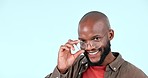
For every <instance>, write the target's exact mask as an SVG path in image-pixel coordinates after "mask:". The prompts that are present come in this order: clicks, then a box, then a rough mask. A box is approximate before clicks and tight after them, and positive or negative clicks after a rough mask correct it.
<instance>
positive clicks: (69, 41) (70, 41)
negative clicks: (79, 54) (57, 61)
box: [67, 39, 80, 45]
mask: <svg viewBox="0 0 148 78" xmlns="http://www.w3.org/2000/svg"><path fill="white" fill-rule="evenodd" d="M79 42H80V40H71V39H69V40H68V42H67V43H68V44H72V45H73V44H78V43H79Z"/></svg>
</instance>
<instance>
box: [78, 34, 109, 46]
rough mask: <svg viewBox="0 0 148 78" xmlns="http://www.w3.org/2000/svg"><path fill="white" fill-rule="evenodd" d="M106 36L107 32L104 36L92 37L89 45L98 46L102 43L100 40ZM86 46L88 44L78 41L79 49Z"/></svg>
mask: <svg viewBox="0 0 148 78" xmlns="http://www.w3.org/2000/svg"><path fill="white" fill-rule="evenodd" d="M106 34H107V32H105V34H104V35H103V36H99V35H96V36H94V37H92V39H91V41H90V43H91V44H92V45H93V46H96V45H98V44H99V43H100V42H101V41H102V39H103V38H104V37H105V35H106ZM90 43H89V44H90ZM87 45H88V43H87V42H86V41H85V40H80V47H81V48H86V47H87Z"/></svg>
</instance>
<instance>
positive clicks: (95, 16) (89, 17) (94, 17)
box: [79, 11, 110, 29]
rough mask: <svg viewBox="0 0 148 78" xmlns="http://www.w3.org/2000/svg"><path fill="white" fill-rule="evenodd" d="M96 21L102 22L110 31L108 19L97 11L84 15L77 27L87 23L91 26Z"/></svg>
mask: <svg viewBox="0 0 148 78" xmlns="http://www.w3.org/2000/svg"><path fill="white" fill-rule="evenodd" d="M98 21H100V22H103V23H104V24H105V26H106V27H107V28H109V29H110V23H109V20H108V17H107V16H106V15H105V14H103V13H101V12H98V11H91V12H88V13H86V14H85V15H84V16H83V17H82V18H81V20H80V22H79V25H81V24H85V23H87V22H91V23H92V24H95V23H96V22H98Z"/></svg>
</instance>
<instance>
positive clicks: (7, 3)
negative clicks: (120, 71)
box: [0, 0, 148, 78]
mask: <svg viewBox="0 0 148 78" xmlns="http://www.w3.org/2000/svg"><path fill="white" fill-rule="evenodd" d="M93 10H96V11H101V12H103V13H105V14H106V15H107V16H108V18H109V20H110V24H111V28H112V29H114V31H115V37H114V39H113V40H112V41H111V43H112V44H111V47H112V51H116V52H120V53H121V55H122V57H123V58H124V59H125V60H127V61H129V62H131V63H132V64H134V65H136V66H137V67H139V68H140V69H142V70H143V71H144V72H145V73H146V74H147V75H148V67H147V66H148V61H147V60H148V51H147V49H148V46H147V44H148V35H147V34H148V31H147V29H148V0H122V1H121V0H75V1H69V0H62V1H59V0H52V1H51V0H0V78H20V77H21V78H44V77H45V76H46V75H47V74H49V73H51V72H52V71H53V69H54V68H55V66H56V65H57V55H58V50H59V47H60V45H62V44H65V42H67V40H68V39H77V37H78V35H77V27H78V22H79V20H80V19H81V17H82V16H83V15H84V14H85V13H87V12H89V11H93Z"/></svg>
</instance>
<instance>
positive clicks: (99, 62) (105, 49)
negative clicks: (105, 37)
mask: <svg viewBox="0 0 148 78" xmlns="http://www.w3.org/2000/svg"><path fill="white" fill-rule="evenodd" d="M110 46H111V44H110V41H108V42H107V45H106V47H105V48H98V50H99V51H101V52H103V54H102V55H101V58H100V60H99V61H98V62H91V61H90V59H89V57H88V52H87V51H86V50H85V52H84V55H85V57H86V58H87V61H88V65H89V66H101V64H102V63H103V62H104V60H105V58H106V56H107V55H108V54H109V52H110V51H111V48H110ZM103 49H104V51H103Z"/></svg>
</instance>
